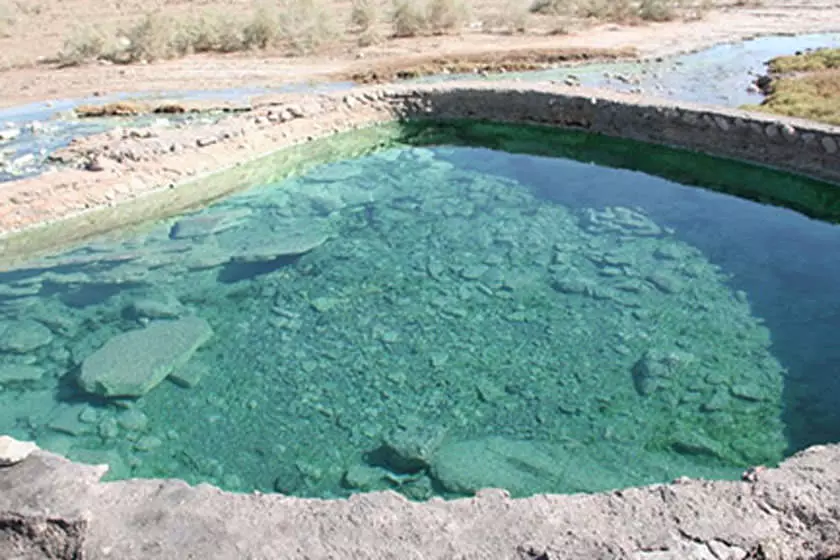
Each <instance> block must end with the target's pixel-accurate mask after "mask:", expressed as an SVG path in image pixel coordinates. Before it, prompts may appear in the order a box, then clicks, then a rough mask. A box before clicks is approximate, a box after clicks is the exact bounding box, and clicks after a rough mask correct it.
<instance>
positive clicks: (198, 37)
mask: <svg viewBox="0 0 840 560" xmlns="http://www.w3.org/2000/svg"><path fill="white" fill-rule="evenodd" d="M244 28H245V26H244V25H243V24H242V23H241V22H238V21H231V19H230V17H229V16H227V15H223V14H221V13H219V12H200V13H198V14H193V15H192V16H190V17H188V18H186V19H184V20H182V21H180V22H178V23H177V24H176V26H175V27H174V30H173V33H174V35H173V37H172V38H171V40H170V42H171V49H172V52H174V53H175V54H177V55H184V54H191V53H201V52H223V53H224V52H235V51H240V50H242V49H243V48H245V39H244V36H243V35H244Z"/></svg>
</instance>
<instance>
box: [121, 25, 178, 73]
mask: <svg viewBox="0 0 840 560" xmlns="http://www.w3.org/2000/svg"><path fill="white" fill-rule="evenodd" d="M124 35H125V38H126V39H127V40H128V46H127V47H126V48H125V49H124V50H123V51H120V52H118V53H115V55H114V57H113V58H114V59H115V61H117V62H143V61H145V62H151V61H153V60H160V59H166V58H173V57H175V56H178V55H183V54H186V52H187V51H186V50H185V49H184V46H183V44H180V43H179V41H178V24H177V22H175V21H174V20H172V19H171V18H168V17H164V16H162V15H160V14H148V15H146V17H144V18H143V20H142V21H140V22H139V23H138V24H137V25H135V26H134V27H131V28H130V29H128V30H127V31H126V32H125V33H124Z"/></svg>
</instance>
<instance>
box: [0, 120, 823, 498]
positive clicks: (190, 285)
mask: <svg viewBox="0 0 840 560" xmlns="http://www.w3.org/2000/svg"><path fill="white" fill-rule="evenodd" d="M414 141H415V142H420V143H431V144H432V145H431V146H425V147H417V146H411V145H408V144H395V145H393V146H392V147H390V148H387V149H383V150H380V151H377V152H374V153H370V154H368V155H364V156H361V157H358V158H354V159H349V160H343V161H338V162H334V163H329V164H324V165H320V166H317V167H315V168H313V169H311V170H310V171H308V172H307V173H305V174H303V175H301V176H297V177H293V178H289V179H285V180H282V181H278V182H276V183H270V184H262V185H259V186H257V187H254V188H251V189H249V190H246V191H244V192H241V193H239V194H236V195H233V196H230V197H228V198H226V199H225V200H223V201H221V202H218V203H215V204H213V205H212V206H210V207H208V208H206V209H204V210H200V211H197V212H195V213H192V214H190V215H186V216H178V217H174V218H171V219H167V220H165V221H163V222H159V223H157V224H153V225H150V226H148V227H145V228H143V229H141V230H138V231H135V232H133V233H131V234H130V235H126V236H123V237H121V238H120V237H114V236H111V237H109V238H102V239H98V240H93V241H91V242H89V243H87V244H86V245H84V246H81V247H77V248H74V249H71V250H68V251H65V252H63V253H61V254H58V255H54V256H51V257H45V258H41V259H38V260H34V261H32V262H30V263H28V264H26V265H24V266H22V267H18V268H16V269H14V270H8V271H6V272H4V273H0V298H2V299H0V352H2V354H0V432H2V433H10V434H12V435H14V436H16V437H19V438H24V439H35V440H36V441H38V443H39V444H40V445H42V446H43V447H46V448H47V449H51V450H54V451H57V452H59V453H64V454H66V455H68V456H69V457H71V458H73V459H76V460H82V461H90V462H95V463H109V464H110V465H111V474H110V476H111V477H112V478H127V477H178V478H182V479H185V480H187V481H189V482H191V483H198V482H211V483H213V484H217V485H220V486H222V487H223V488H226V489H230V490H236V491H251V490H260V491H279V492H283V493H288V494H294V495H300V496H317V497H337V496H346V495H348V494H350V493H351V492H356V491H368V490H377V489H385V488H391V489H395V490H397V491H399V492H402V493H404V494H405V495H406V496H408V497H410V498H412V499H426V498H429V497H431V496H433V495H442V496H445V497H455V496H459V495H469V494H471V493H472V492H474V491H475V490H477V489H479V488H482V487H490V486H502V487H505V488H508V489H509V490H510V491H511V492H512V493H513V494H514V495H517V496H521V495H528V494H532V493H535V492H579V491H583V492H591V491H599V490H605V489H611V488H618V487H624V486H629V485H637V484H645V483H653V482H661V481H667V480H670V479H673V478H675V477H678V476H701V477H709V478H737V477H738V476H739V475H740V473H741V472H742V470H743V469H744V468H745V467H747V466H750V465H754V464H761V463H764V464H773V463H775V462H777V461H779V460H780V459H781V458H783V457H784V456H785V454H787V453H790V452H791V451H794V450H796V449H798V448H800V447H803V446H805V445H808V444H811V443H815V442H826V441H837V440H838V439H840V418H838V412H837V411H838V410H839V409H838V407H837V404H838V403H837V400H838V397H837V395H838V394H840V392H838V389H840V381H838V376H837V364H838V363H840V355H838V354H840V350H836V349H834V348H836V345H834V344H833V343H832V341H833V340H834V333H835V332H836V329H837V327H838V324H840V293H838V291H837V290H836V285H837V280H838V278H840V263H837V262H836V259H834V258H833V257H832V255H833V248H834V247H836V246H837V243H838V242H840V230H838V228H837V226H834V225H832V224H831V223H829V222H821V221H817V220H814V219H810V218H807V217H805V216H804V215H803V214H800V213H797V212H793V211H791V210H787V209H784V208H781V207H778V206H771V205H764V204H759V203H756V202H752V201H749V200H744V199H740V198H735V197H733V196H730V195H727V194H723V193H721V192H715V191H712V190H708V189H700V188H693V187H688V186H684V185H683V184H680V183H677V182H674V181H673V180H668V179H664V178H661V177H658V176H656V175H654V174H649V173H650V172H651V171H653V170H655V168H656V169H659V171H660V173H661V174H663V175H666V176H669V177H671V178H672V179H673V178H674V177H675V176H677V175H679V176H681V177H683V178H682V179H681V180H682V182H683V183H695V182H696V183H701V184H706V186H710V185H709V182H710V181H711V182H715V181H716V182H717V183H719V184H717V185H715V186H716V187H717V188H718V189H722V188H724V187H726V186H727V185H728V187H727V188H728V189H729V190H731V191H733V192H740V193H742V194H743V195H744V196H750V197H752V198H765V199H769V200H773V201H778V200H779V199H780V197H783V194H779V193H787V192H793V193H795V194H794V195H793V196H794V197H799V198H797V199H796V200H792V199H791V200H788V201H787V202H788V203H790V204H793V205H796V206H797V207H799V208H800V209H802V210H803V211H808V212H809V213H811V214H812V215H820V216H822V217H824V218H828V219H833V218H835V217H836V215H837V213H836V208H837V205H836V199H837V195H836V194H835V192H834V191H832V190H831V189H832V187H830V186H827V185H822V184H819V183H815V182H813V181H807V180H804V179H798V178H794V177H791V176H787V175H781V174H776V173H773V172H770V171H767V170H759V169H756V168H750V167H746V166H743V165H740V164H735V163H731V162H724V161H721V160H712V159H711V158H701V157H699V156H691V155H689V154H686V153H682V152H675V151H670V150H664V149H655V148H650V147H646V146H642V145H640V144H634V143H630V142H623V141H615V140H607V139H603V138H598V137H594V136H588V135H584V134H580V133H560V132H556V131H547V130H544V129H525V128H522V129H518V128H511V127H498V126H492V125H465V124H461V125H452V126H451V127H441V128H432V129H430V130H426V131H421V134H419V135H417V136H415V137H414ZM494 142H495V144H493V143H494ZM478 145H489V146H491V147H495V148H502V149H501V150H500V149H491V148H487V147H477V146H478ZM515 152H531V153H530V154H528V153H515ZM534 152H538V153H541V154H543V155H533V153H534ZM546 152H551V155H554V156H556V157H544V156H545V155H547V154H546ZM593 160H594V161H598V162H599V163H606V162H607V161H609V162H612V165H613V166H615V167H606V166H602V165H597V164H594V163H591V162H592V161H593ZM675 163H681V165H675ZM620 167H625V168H620ZM628 167H629V168H632V169H628ZM639 169H645V170H646V171H648V173H645V172H642V171H639ZM693 169H698V170H701V171H698V172H697V173H692V170H693ZM704 173H705V175H704V176H702V177H701V175H703V174H704ZM759 191H761V192H759ZM127 395H129V396H127Z"/></svg>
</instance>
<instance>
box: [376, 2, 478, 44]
mask: <svg viewBox="0 0 840 560" xmlns="http://www.w3.org/2000/svg"><path fill="white" fill-rule="evenodd" d="M469 15H470V10H469V6H468V4H467V3H466V1H465V0H419V1H418V0H395V2H394V13H393V18H392V23H393V26H394V35H395V36H396V37H415V36H417V35H442V34H445V33H448V32H451V31H457V30H459V29H460V28H461V27H463V25H464V24H466V22H467V20H468V19H469Z"/></svg>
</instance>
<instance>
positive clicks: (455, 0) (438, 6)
mask: <svg viewBox="0 0 840 560" xmlns="http://www.w3.org/2000/svg"><path fill="white" fill-rule="evenodd" d="M428 16H429V18H428V30H429V31H430V32H432V33H434V34H444V33H449V32H451V31H456V30H458V29H460V28H461V27H463V26H464V25H465V24H466V23H467V21H468V20H469V17H470V9H469V6H468V5H467V3H466V1H465V0H430V2H429V4H428Z"/></svg>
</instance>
